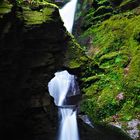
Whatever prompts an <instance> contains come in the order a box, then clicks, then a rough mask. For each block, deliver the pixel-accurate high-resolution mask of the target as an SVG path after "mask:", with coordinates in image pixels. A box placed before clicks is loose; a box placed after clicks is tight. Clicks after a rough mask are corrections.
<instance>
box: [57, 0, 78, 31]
mask: <svg viewBox="0 0 140 140" xmlns="http://www.w3.org/2000/svg"><path fill="white" fill-rule="evenodd" d="M76 4H77V0H71V1H70V2H68V3H67V4H66V5H65V6H64V7H63V8H62V9H60V10H59V13H60V16H61V18H62V20H63V21H64V26H65V27H66V29H67V30H68V31H69V32H70V33H71V32H72V27H73V22H74V15H75V10H76Z"/></svg>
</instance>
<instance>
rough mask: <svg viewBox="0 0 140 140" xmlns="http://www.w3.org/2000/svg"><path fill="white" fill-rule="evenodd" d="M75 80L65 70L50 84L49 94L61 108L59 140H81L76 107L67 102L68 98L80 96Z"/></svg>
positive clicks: (56, 74)
mask: <svg viewBox="0 0 140 140" xmlns="http://www.w3.org/2000/svg"><path fill="white" fill-rule="evenodd" d="M75 80H76V79H75V76H74V75H71V74H69V73H68V72H67V71H66V70H65V71H61V72H56V73H55V77H54V78H53V79H51V81H50V82H49V84H48V89H49V93H50V95H51V96H52V97H53V98H54V102H55V104H56V105H57V106H58V107H59V116H60V128H59V131H58V132H59V137H58V140H79V136H78V127H77V119H76V114H77V109H76V105H73V104H71V105H69V104H68V102H67V98H69V97H73V96H76V94H80V93H79V87H78V86H77V82H76V81H75Z"/></svg>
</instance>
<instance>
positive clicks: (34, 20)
mask: <svg viewBox="0 0 140 140" xmlns="http://www.w3.org/2000/svg"><path fill="white" fill-rule="evenodd" d="M0 27H1V28H0V58H1V59H0V83H1V84H0V89H1V90H0V91H1V92H0V114H1V115H0V124H1V125H0V131H1V133H2V134H3V135H1V136H0V137H2V138H1V139H3V138H4V139H8V138H10V139H15V140H16V139H18V140H19V139H20V140H23V139H36V140H37V139H39V140H43V139H44V137H45V139H46V137H47V140H49V139H55V136H56V134H55V133H56V132H57V131H56V129H57V122H56V121H57V117H56V115H57V113H56V112H57V110H56V108H55V107H54V104H53V101H52V99H51V98H50V96H49V95H48V89H47V83H48V81H49V80H50V79H51V78H52V76H53V73H54V72H55V71H57V70H59V69H61V68H62V67H63V66H69V64H68V59H69V58H72V56H68V55H67V57H66V54H68V53H67V47H68V45H69V47H70V48H71V49H72V50H74V48H76V46H77V44H76V43H75V42H74V39H73V37H72V36H70V35H68V33H67V31H66V29H65V28H64V26H63V22H62V21H61V18H60V16H59V12H58V8H57V7H56V6H55V5H53V4H49V3H47V2H46V3H43V4H42V3H39V4H37V3H35V4H30V5H29V4H28V5H27V4H23V5H22V6H17V5H11V4H9V3H8V2H4V3H2V4H1V5H0ZM64 60H65V63H64ZM73 62H76V61H75V60H74V61H73Z"/></svg>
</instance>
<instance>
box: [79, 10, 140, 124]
mask: <svg viewBox="0 0 140 140" xmlns="http://www.w3.org/2000/svg"><path fill="white" fill-rule="evenodd" d="M139 22H140V15H135V13H134V11H129V12H125V13H121V14H117V15H114V16H111V18H110V19H107V20H106V21H103V22H100V24H98V25H96V26H92V27H90V28H89V29H88V30H86V31H85V32H84V34H82V36H81V37H79V40H80V39H83V38H87V37H89V36H90V38H91V39H93V40H92V45H91V46H90V49H91V47H93V49H94V48H96V49H98V52H97V53H93V54H92V55H91V56H92V59H93V63H95V62H96V63H97V64H98V66H99V68H101V69H103V70H104V71H101V72H100V74H99V71H98V70H99V69H98V70H97V71H96V69H97V68H96V67H95V66H93V68H92V70H91V71H88V70H87V71H88V72H89V74H88V75H85V76H84V78H82V80H83V82H84V84H83V85H84V86H83V88H82V92H83V93H85V95H86V98H85V99H84V101H83V102H84V104H82V110H83V111H85V112H86V113H88V114H89V115H90V116H91V117H92V118H93V119H94V120H96V121H104V120H107V119H108V118H112V116H113V115H115V114H119V120H120V121H129V120H131V119H132V118H138V116H139V112H138V111H139V110H140V106H139V104H140V100H139V93H140V80H139V79H140V73H139V71H140V55H139V54H140V24H139ZM84 46H85V45H84ZM86 49H87V50H88V48H86ZM92 71H94V72H92ZM120 92H123V93H124V99H123V100H122V101H117V100H116V96H117V94H119V93H120Z"/></svg>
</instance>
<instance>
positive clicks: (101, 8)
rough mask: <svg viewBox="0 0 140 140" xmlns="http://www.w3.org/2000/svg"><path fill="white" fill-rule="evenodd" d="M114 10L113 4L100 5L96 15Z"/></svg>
mask: <svg viewBox="0 0 140 140" xmlns="http://www.w3.org/2000/svg"><path fill="white" fill-rule="evenodd" d="M110 12H113V9H112V7H111V6H100V7H99V8H98V9H97V10H96V11H95V12H94V16H101V15H104V14H105V13H110Z"/></svg>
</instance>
